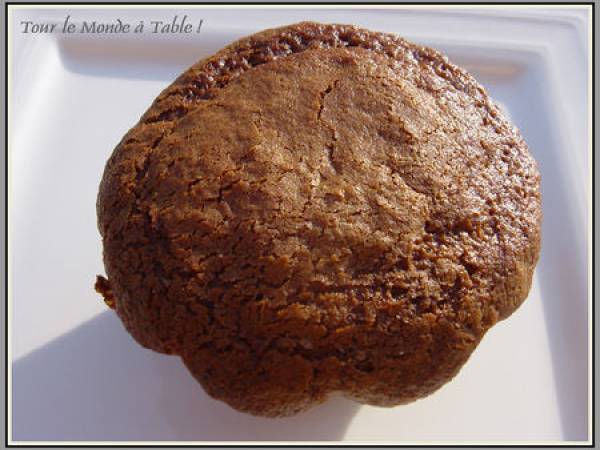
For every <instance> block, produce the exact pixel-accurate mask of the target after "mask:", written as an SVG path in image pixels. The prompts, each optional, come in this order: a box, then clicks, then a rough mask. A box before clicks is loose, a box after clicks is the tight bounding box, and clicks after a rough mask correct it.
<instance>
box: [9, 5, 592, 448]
mask: <svg viewBox="0 0 600 450" xmlns="http://www.w3.org/2000/svg"><path fill="white" fill-rule="evenodd" d="M364 4H368V5H375V6H387V5H390V6H393V5H403V6H421V5H427V6H429V5H431V6H449V5H450V6H454V5H459V6H462V5H464V6H505V5H509V6H510V5H530V6H546V5H551V6H573V5H575V6H577V5H579V6H591V7H592V16H591V26H592V42H591V51H592V61H591V64H592V73H591V75H592V91H591V93H590V94H591V96H592V117H591V119H592V122H591V123H592V155H591V168H592V186H591V188H592V236H591V237H592V242H591V245H592V248H591V249H592V267H591V270H592V286H591V288H592V290H591V293H592V304H591V310H592V329H591V334H592V347H591V349H590V351H591V353H592V392H591V396H592V416H591V417H588V421H591V428H592V436H591V443H590V444H582V445H577V444H568V443H567V444H562V445H561V444H558V445H552V447H556V448H573V447H582V448H594V447H595V444H596V429H595V423H594V422H595V417H596V399H595V395H594V394H595V390H596V379H595V374H596V358H595V352H594V350H595V337H596V336H595V335H596V329H595V317H594V314H595V305H594V299H595V293H596V289H595V288H596V286H595V276H594V275H595V259H596V254H595V247H596V245H595V228H594V225H595V223H596V210H595V204H594V193H595V186H596V182H595V179H596V176H595V155H594V153H595V148H596V134H595V107H596V99H595V92H596V86H595V85H596V80H595V71H596V61H595V31H596V23H595V8H596V4H595V2H592V1H589V2H564V1H563V2H560V1H532V2H498V1H492V2H485V3H482V2H477V1H473V2H465V1H462V2H451V3H445V2H436V1H422V2H406V3H404V2H398V1H394V2H381V1H375V2H360V1H352V0H351V1H348V2H339V3H338V2H335V1H332V2H326V1H323V2H319V1H291V2H285V3H270V2H264V1H258V2H243V1H241V2H240V1H233V2H227V1H221V2H215V1H209V2H191V1H174V2H168V1H162V2H145V3H143V2H139V3H138V2H115V1H107V2H98V1H95V2H94V1H82V2H76V1H75V2H52V3H50V2H48V3H46V2H39V1H38V2H35V1H33V2H15V1H9V2H4V38H5V43H6V44H5V45H6V46H5V49H4V50H5V51H4V63H5V73H4V92H5V94H6V97H5V102H4V112H5V116H4V130H5V133H4V158H5V159H4V160H5V165H4V189H5V191H4V213H5V216H4V241H5V247H4V264H5V273H4V277H5V284H4V298H5V303H4V312H5V318H4V320H5V323H4V324H3V325H4V338H5V341H4V342H5V345H4V352H5V353H4V363H5V366H4V372H5V373H4V394H5V397H4V398H5V404H4V412H5V416H4V432H5V435H4V446H5V447H6V448H56V447H75V448H77V447H84V448H129V447H131V448H148V447H150V448H174V447H176V448H186V447H187V448H189V447H210V448H240V447H245V448H265V447H282V448H293V447H308V448H335V447H342V448H351V447H357V448H386V447H399V448H409V447H415V445H406V444H364V445H362V444H360V445H349V444H343V443H342V444H301V443H299V444H279V443H278V444H266V445H265V444H247V445H244V444H241V445H236V444H202V443H201V442H199V443H195V444H172V445H166V444H149V445H140V444H131V445H122V444H120V445H115V444H104V445H102V444H84V443H82V444H78V443H77V444H70V443H62V442H57V443H56V444H38V445H34V444H32V445H15V444H9V442H8V412H9V411H8V370H9V361H8V326H7V325H8V262H9V258H8V245H9V239H8V209H9V208H8V185H9V182H8V176H9V171H8V71H9V69H8V10H9V6H12V5H15V6H19V5H20V6H22V5H27V6H29V5H32V6H37V5H39V6H42V7H43V6H48V5H51V6H65V7H68V6H73V5H81V6H88V5H89V6H104V5H106V6H111V5H112V6H117V5H119V6H122V5H131V6H153V5H165V6H173V7H178V6H185V5H212V6H217V5H238V6H278V5H279V6H284V5H303V6H313V5H335V6H340V5H347V6H352V5H364ZM307 442H310V441H307ZM417 446H418V447H421V448H480V447H482V446H484V447H488V448H504V447H510V446H511V445H510V444H493V445H485V444H484V445H481V444H445V445H444V444H440V445H431V444H427V445H417ZM519 447H522V448H546V447H548V445H544V444H530V445H526V444H525V445H519Z"/></svg>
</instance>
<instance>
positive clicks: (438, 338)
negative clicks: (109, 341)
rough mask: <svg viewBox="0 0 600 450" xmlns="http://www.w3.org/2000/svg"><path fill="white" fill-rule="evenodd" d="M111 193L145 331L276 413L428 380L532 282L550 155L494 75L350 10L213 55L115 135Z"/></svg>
mask: <svg viewBox="0 0 600 450" xmlns="http://www.w3.org/2000/svg"><path fill="white" fill-rule="evenodd" d="M98 212H99V224H100V230H101V232H102V235H103V239H104V246H105V263H106V268H107V273H108V275H109V280H110V286H111V289H112V293H111V295H114V297H115V303H116V308H117V312H118V313H119V315H120V316H121V318H122V319H123V321H124V322H125V324H126V326H127V327H128V329H129V330H130V332H131V333H132V334H133V335H134V336H135V337H136V339H138V341H140V342H141V343H142V344H143V345H146V346H148V347H150V348H153V349H155V350H159V351H165V352H170V353H177V354H181V355H182V356H183V358H184V360H185V361H186V363H187V364H188V366H189V367H190V369H191V370H192V372H193V373H194V375H195V376H196V377H197V378H198V379H199V380H200V381H201V382H202V383H203V385H204V386H205V388H206V389H207V390H208V392H209V393H211V394H212V395H214V396H216V397H219V398H223V399H225V400H226V401H228V402H229V403H230V404H232V405H234V406H236V407H238V408H240V409H243V410H248V411H251V412H255V413H259V414H266V415H276V414H289V413H292V412H295V411H297V410H299V409H302V408H304V407H305V406H306V405H308V404H310V403H312V402H314V401H317V400H319V399H321V398H322V397H323V396H324V395H325V394H326V393H327V392H328V391H332V390H345V391H347V392H348V393H349V394H350V395H353V396H355V397H357V398H359V399H362V400H364V401H369V402H373V403H378V404H392V403H398V402H403V401H408V400H410V399H412V398H415V397H418V396H420V395H423V394H425V393H428V392H430V391H431V390H432V389H435V388H436V387H438V386H439V385H440V384H441V383H443V382H444V381H446V380H447V379H448V378H450V377H451V376H452V375H453V374H454V373H455V372H456V370H458V367H460V365H461V364H462V362H464V360H465V359H466V357H467V356H468V354H469V353H470V351H471V350H472V348H474V346H475V345H476V344H477V342H478V341H479V339H480V338H481V337H482V335H483V333H484V332H485V331H486V330H487V329H488V328H489V327H490V326H492V325H493V324H494V323H495V322H496V321H497V320H498V319H501V318H503V317H506V316H507V315H509V314H510V313H511V312H512V311H514V309H515V308H516V307H517V306H518V305H519V304H520V302H521V301H522V300H523V299H524V297H525V296H526V294H527V291H528V289H529V284H530V280H531V273H532V270H533V267H534V266H535V262H536V260H537V256H538V252H539V223H540V197H539V175H538V172H537V169H536V166H535V162H534V161H533V159H532V158H531V157H530V156H529V154H528V151H527V146H526V144H525V142H524V141H523V139H522V138H521V136H520V135H519V133H518V131H517V130H516V129H515V128H514V127H512V126H511V125H510V124H509V123H508V122H507V121H506V120H505V119H504V118H503V116H502V114H501V113H500V111H499V110H498V108H497V107H496V106H494V104H493V103H492V102H491V101H490V100H489V98H488V97H487V95H486V93H485V91H484V90H483V89H482V88H481V87H480V86H479V85H478V84H477V83H476V82H475V80H474V79H473V78H472V77H471V76H469V75H468V74H467V73H465V72H464V71H463V70H461V69H459V68H457V67H455V66H454V65H452V64H451V63H449V62H448V61H447V59H446V58H445V57H443V56H442V55H440V54H439V53H437V52H435V51H433V50H431V49H427V48H423V47H419V46H416V45H413V44H410V43H408V42H406V41H404V40H402V39H399V38H397V37H394V36H391V35H386V34H381V33H373V32H369V31H366V30H362V29H358V28H355V27H352V26H340V25H320V24H314V23H302V24H297V25H292V26H289V27H286V28H282V29H277V30H268V31H266V32H263V33H260V34H258V35H254V36H251V37H249V38H246V39H243V40H241V41H239V42H237V43H235V44H233V45H231V46H229V47H227V48H226V49H224V50H222V51H221V52H219V53H218V54H217V55H215V56H214V57H211V58H208V59H206V60H203V61H200V62H199V63H197V64H196V65H194V66H193V67H192V68H190V69H189V70H188V71H187V72H185V73H184V74H183V75H182V76H181V77H180V78H179V79H178V80H177V81H176V82H175V83H174V84H173V85H171V86H170V87H169V88H167V89H166V90H165V91H164V92H163V93H162V94H161V95H160V96H159V97H158V99H157V100H156V101H155V103H154V104H153V106H152V107H151V108H150V109H149V110H148V111H147V112H146V114H145V115H144V116H143V118H142V120H141V121H140V123H139V124H138V125H137V126H136V127H135V128H133V129H132V130H131V131H130V132H129V133H128V134H127V135H126V136H125V137H124V139H123V140H122V142H121V143H120V144H119V146H118V147H117V149H116V150H115V152H114V154H113V156H112V157H111V159H110V161H109V163H108V165H107V169H106V172H105V176H104V179H103V183H102V186H101V191H100V196H99V200H98ZM382 386H392V387H391V388H389V389H387V390H386V388H383V387H382Z"/></svg>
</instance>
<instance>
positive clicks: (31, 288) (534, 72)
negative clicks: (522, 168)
mask: <svg viewBox="0 0 600 450" xmlns="http://www.w3.org/2000/svg"><path fill="white" fill-rule="evenodd" d="M67 14H70V15H71V16H72V20H74V21H80V20H94V19H95V20H110V19H111V18H113V19H114V18H115V17H121V18H123V19H127V20H129V21H132V22H133V21H135V20H138V19H143V20H145V21H148V20H152V19H160V20H169V19H170V18H171V17H172V16H173V15H174V14H179V15H180V16H181V15H183V14H187V15H188V17H189V19H190V20H192V21H195V22H196V23H197V21H198V20H200V19H204V25H203V29H202V32H201V33H200V34H199V35H189V36H181V37H173V36H160V35H159V36H156V35H150V34H144V35H143V36H127V35H126V36H119V37H100V36H84V35H72V36H62V35H59V34H55V35H46V36H40V35H36V36H34V35H31V34H22V33H21V32H20V31H21V29H22V27H21V26H20V25H19V22H20V21H21V20H30V19H32V18H37V19H39V20H42V19H43V20H58V21H62V20H63V18H64V17H65V16H66V15H67ZM307 19H314V20H320V21H324V22H338V23H353V24H357V25H361V26H365V27H368V28H371V29H374V30H380V31H390V32H395V33H397V34H400V35H402V36H404V37H406V38H408V39H410V40H413V41H417V42H419V43H422V44H426V45H431V46H434V47H436V48H438V49H440V50H441V51H443V52H444V53H446V54H447V55H448V56H449V57H450V59H451V60H452V61H453V62H455V63H457V64H459V65H462V66H464V67H466V68H467V70H469V71H470V72H471V73H472V74H473V75H474V76H475V77H476V78H477V79H478V80H479V81H480V82H482V83H483V84H484V86H486V88H487V89H488V91H489V92H490V94H491V95H492V96H493V97H494V98H496V99H497V100H498V101H499V102H500V103H501V104H502V106H503V107H504V108H505V110H506V111H507V113H508V114H509V115H510V117H511V118H512V119H513V121H514V122H515V123H516V125H517V126H518V127H519V128H520V129H521V131H522V133H523V135H524V136H525V138H526V140H527V141H528V143H529V145H530V148H531V152H532V153H533V155H534V156H535V158H536V159H537V161H538V162H539V166H540V170H541V173H542V194H543V207H544V224H543V244H542V255H541V260H540V262H539V265H538V268H537V271H536V276H535V280H534V286H533V289H532V292H531V294H530V296H529V299H528V300H527V301H526V302H525V304H524V305H523V306H522V307H521V308H520V309H519V310H518V311H517V312H516V313H515V314H514V315H513V316H512V317H511V318H510V319H508V320H507V321H505V322H503V323H500V324H498V325H497V326H496V327H494V328H493V329H492V330H491V331H490V332H489V333H488V335H487V336H486V337H485V338H484V340H483V342H482V343H481V345H480V346H479V348H478V349H477V350H476V351H475V353H474V354H473V356H472V357H471V359H470V360H469V362H468V363H467V364H466V365H465V367H464V368H463V370H462V371H461V372H460V374H459V375H458V376H457V377H456V379H455V380H453V381H452V382H451V383H449V384H447V385H446V386H445V387H443V388H442V389H441V390H439V391H438V392H437V393H435V394H434V395H432V396H430V397H428V398H426V399H423V400H420V401H418V402H416V403H414V404H411V405H408V406H403V407H397V408H393V409H381V408H374V407H368V406H360V405H357V404H354V403H353V402H350V401H348V400H345V399H343V398H335V399H333V400H331V401H330V402H328V403H326V404H324V405H322V406H320V407H317V408H315V409H313V410H311V411H309V412H307V413H304V414H302V415H299V416H296V417H293V418H289V419H278V420H272V419H261V418H255V417H251V416H247V415H244V414H240V413H237V412H235V411H233V410H231V409H230V408H229V407H227V406H226V405H224V404H222V403H220V402H216V401H214V400H212V399H210V398H208V397H207V396H206V395H205V394H204V392H203V391H202V389H201V388H200V387H199V386H198V385H197V384H196V382H195V381H194V380H193V379H192V377H191V376H190V375H189V374H188V372H187V370H186V369H185V368H184V367H183V365H182V364H181V362H180V361H179V359H178V358H176V357H168V356H163V355H158V354H155V353H152V352H150V351H148V350H145V349H142V348H141V347H139V346H138V345H137V344H135V342H134V341H133V340H132V339H131V338H130V337H129V336H128V335H127V333H126V332H125V331H124V330H123V328H122V326H121V324H120V322H119V321H118V319H117V318H116V317H115V316H114V314H113V313H112V312H111V311H106V307H105V306H104V303H103V302H102V300H101V298H100V297H99V296H98V295H97V294H95V292H94V290H93V283H94V277H95V275H96V274H97V273H103V266H102V259H101V242H100V237H99V234H98V232H97V229H96V212H95V201H96V194H97V189H98V184H99V181H100V177H101V175H102V171H103V168H104V164H105V161H106V159H107V158H108V156H109V155H110V153H111V151H112V149H113V148H114V146H115V145H116V144H117V143H118V141H119V140H120V138H121V137H122V135H123V134H124V133H125V132H126V131H127V130H128V128H129V127H131V126H133V125H134V124H135V123H136V122H137V120H138V118H139V116H140V115H141V114H142V113H143V112H144V111H145V109H146V108H147V107H148V106H149V105H150V103H151V101H152V100H153V99H154V97H155V96H156V95H157V94H158V93H159V92H160V91H161V90H162V89H163V88H164V87H166V86H167V85H168V84H169V83H170V82H171V81H172V80H173V79H174V78H175V77H176V76H177V75H178V74H179V73H181V72H182V71H183V70H184V69H185V68H186V67H188V66H189V65H191V64H192V63H193V62H195V61H196V60H197V59H199V58H201V57H204V56H208V55H210V54H212V53H213V52H214V51H216V50H218V49H219V48H221V47H222V46H224V45H226V44H228V43H230V42H231V41H232V40H234V39H236V38H238V37H241V36H243V35H247V34H250V33H253V32H255V31H259V30H260V29H263V28H266V27H272V26H279V25H283V24H286V23H292V22H297V21H300V20H307ZM11 25H12V28H11V30H10V32H11V41H12V47H11V49H12V54H11V57H12V60H11V61H12V66H11V68H10V70H11V72H10V75H11V92H10V97H9V99H10V111H9V113H10V118H11V121H10V127H9V133H10V134H9V150H10V152H9V157H10V162H9V163H10V170H11V172H10V191H9V192H10V211H9V217H10V219H9V220H10V222H9V232H10V244H9V249H10V274H9V275H10V278H9V282H10V299H9V300H10V318H11V323H10V345H11V347H10V350H11V352H12V361H13V364H12V439H13V440H16V441H20V440H81V441H85V440H111V441H115V440H142V441H153V440H169V441H179V440H184V441H189V440H203V441H206V440H208V441H218V440H235V441H248V440H287V439H290V440H317V441H323V440H342V439H345V440H350V441H356V440H369V441H402V442H405V443H406V442H414V441H418V442H431V441H435V442H439V441H444V442H448V441H469V442H470V441H475V442H480V441H482V440H483V441H549V440H563V439H566V440H585V439H587V432H588V425H587V418H588V404H587V396H588V364H587V358H588V308H589V304H588V288H587V282H588V275H587V270H588V251H589V244H590V243H589V241H588V238H589V237H588V229H587V228H588V227H587V225H586V224H587V223H588V218H589V216H588V215H589V214H590V211H588V202H587V198H588V197H587V196H588V189H589V188H590V186H589V171H590V166H589V150H588V144H589V142H588V137H587V136H588V119H589V117H588V111H587V95H588V90H587V89H588V87H587V86H588V78H587V70H588V65H587V64H588V59H587V55H588V42H587V31H588V28H587V27H588V25H589V23H588V21H587V16H586V13H585V11H582V10H579V11H577V10H551V11H544V10H537V11H536V10H531V9H521V8H520V9H514V8H513V9H508V8H506V9H502V10H496V11H494V10H490V9H485V10H467V9H454V10H440V9H435V8H427V9H421V10H419V9H414V8H412V9H397V10H393V11H384V10H377V9H371V10H358V9H354V10H333V9H321V10H308V9H287V10H285V11H284V10H276V9H262V10H256V9H254V10H239V9H228V10H227V11H223V10H218V9H209V10H201V9H190V10H185V11H183V10H167V9H158V10H157V9H155V10H143V9H138V10H131V9H130V10H125V9H120V10H112V11H109V10H108V11H107V10H99V9H95V10H83V9H79V10H74V9H72V10H68V11H67V10H31V9H29V10H18V11H15V12H13V15H12V18H11Z"/></svg>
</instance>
